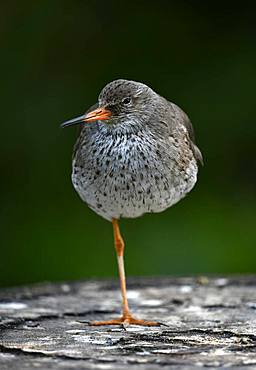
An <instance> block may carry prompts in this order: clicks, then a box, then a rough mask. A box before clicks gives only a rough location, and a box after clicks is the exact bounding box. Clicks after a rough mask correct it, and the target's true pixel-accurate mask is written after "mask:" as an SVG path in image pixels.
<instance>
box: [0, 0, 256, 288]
mask: <svg viewBox="0 0 256 370" xmlns="http://www.w3.org/2000/svg"><path fill="white" fill-rule="evenodd" d="M254 10H255V9H254V8H252V7H246V3H243V4H239V5H237V6H236V5H235V2H232V3H231V2H222V3H221V2H219V3H218V2H214V5H213V4H211V2H205V5H203V3H201V2H195V1H187V2H186V1H175V2H173V1H160V0H159V1H136V2H135V1H134V2H132V1H128V2H122V1H107V2H105V1H102V2H100V1H97V2H96V1H94V2H93V1H81V0H80V1H79V0H72V1H53V0H48V1H33V2H32V1H22V2H20V1H19V2H18V1H17V2H15V1H14V2H11V3H10V2H9V3H8V4H7V2H6V3H3V4H1V13H0V28H1V32H0V37H1V60H0V63H1V93H2V97H1V156H0V167H1V168H0V169H1V183H0V186H1V208H0V224H1V235H0V238H1V261H0V263H1V265H0V285H13V284H20V283H26V282H34V281H41V280H65V279H80V278H83V277H88V276H97V277H100V276H113V275H115V274H116V271H117V269H116V265H115V255H114V248H113V241H112V230H111V224H110V223H108V222H107V221H104V220H103V219H101V218H100V217H99V216H97V215H96V214H94V213H93V212H92V211H90V210H89V209H88V208H87V207H86V205H85V204H83V203H82V201H81V200H80V199H79V197H78V196H77V194H76V193H75V191H74V190H73V188H72V184H71V181H70V171H71V159H70V158H71V153H72V146H73V144H74V141H75V138H76V135H77V132H76V129H75V128H70V129H66V130H61V129H59V124H60V123H61V122H62V121H64V120H66V119H69V118H72V117H74V116H77V115H79V114H81V113H83V112H84V111H85V110H86V109H87V108H88V107H89V106H90V105H92V104H94V103H95V102H96V100H97V96H98V93H99V92H100V90H101V88H102V87H103V86H104V85H105V84H106V83H107V82H109V81H111V80H113V79H116V78H120V77H121V78H129V79H134V80H139V81H142V82H145V83H146V84H148V85H150V86H151V87H153V88H154V89H155V90H156V91H158V92H159V93H160V94H161V95H164V96H165V97H166V98H168V99H169V100H172V101H174V102H175V103H177V104H178V105H180V106H181V107H182V108H183V109H184V110H185V111H186V112H187V113H188V115H189V116H190V118H191V120H192V122H193V124H194V127H195V131H196V134H197V142H198V145H199V146H200V148H201V150H202V152H203V154H204V158H205V166H204V168H201V169H200V175H199V181H198V184H197V186H196V188H195V189H194V190H193V191H192V192H191V193H190V194H189V196H188V197H187V198H186V199H184V200H183V201H182V202H180V203H179V204H177V205H176V206H175V207H173V208H172V209H169V210H167V211H166V212H164V213H161V214H155V215H146V216H144V217H142V218H139V219H134V220H123V221H122V223H121V227H122V231H123V234H124V236H125V239H126V242H127V248H126V265H127V272H128V275H142V274H143V275H160V274H161V275H163V274H164V275H166V274H190V273H199V274H203V273H230V272H236V273H245V272H256V262H255V260H256V248H255V244H256V243H255V242H256V236H255V232H256V225H255V211H256V199H255V177H256V166H255V146H256V145H255V144H256V141H255V139H256V124H255V106H256V104H255V86H256V73H255V71H256V43H255V40H256V39H255V36H256V32H255V16H254V14H255V11H254Z"/></svg>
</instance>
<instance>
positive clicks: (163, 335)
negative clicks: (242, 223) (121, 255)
mask: <svg viewBox="0 0 256 370" xmlns="http://www.w3.org/2000/svg"><path fill="white" fill-rule="evenodd" d="M128 296H129V301H130V306H131V309H132V311H133V313H134V316H136V317H138V318H146V319H154V320H158V321H161V322H163V323H164V324H165V325H167V326H164V325H163V326H161V327H159V328H158V327H156V328H146V327H139V326H130V327H128V328H123V327H119V326H111V327H92V326H89V325H88V322H89V321H90V320H97V319H100V320H104V319H109V318H114V317H117V316H119V310H120V294H119V287H118V283H117V281H110V280H108V281H106V280H104V281H95V280H93V281H92V280H91V281H85V282H77V283H62V284H57V285H56V284H54V285H53V284H42V285H34V286H28V287H20V288H11V289H3V290H0V369H1V370H5V369H8V370H12V369H19V370H23V369H35V368H36V369H45V370H46V369H57V370H58V369H118V370H123V369H129V368H132V369H136V370H137V369H138V370H140V369H141V370H144V369H147V370H151V369H152V370H153V369H154V370H155V369H162V368H163V367H164V368H168V369H170V368H173V369H197V368H198V369H199V368H201V367H207V368H228V367H237V368H239V369H256V277H255V276H247V277H231V278H229V277H224V278H210V279H208V278H205V277H201V278H155V279H153V278H150V279H130V280H128Z"/></svg>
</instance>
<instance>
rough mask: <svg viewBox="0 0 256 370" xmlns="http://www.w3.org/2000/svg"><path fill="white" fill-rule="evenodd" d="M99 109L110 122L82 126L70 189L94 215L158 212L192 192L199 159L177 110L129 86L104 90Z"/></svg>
mask: <svg viewBox="0 0 256 370" xmlns="http://www.w3.org/2000/svg"><path fill="white" fill-rule="evenodd" d="M127 98H128V99H127ZM129 99H130V102H128V101H129ZM99 105H100V106H105V107H107V108H108V109H109V110H111V112H112V116H111V118H110V119H108V120H105V121H97V122H93V123H85V124H83V126H82V128H81V132H80V136H79V138H78V140H77V143H76V145H75V148H74V155H73V171H72V182H73V185H74V187H75V189H76V191H77V192H78V194H79V195H80V197H81V198H82V200H83V201H84V202H86V203H87V204H88V206H89V207H90V208H91V209H92V210H94V211H95V212H96V213H97V214H99V215H100V216H102V217H104V218H105V219H107V220H111V219H113V218H115V219H119V218H121V217H128V218H133V217H138V216H141V215H142V214H144V213H147V212H161V211H163V210H165V209H166V208H168V207H170V206H172V205H173V204H175V203H177V202H178V201H179V200H180V199H181V198H183V197H184V196H185V195H186V194H187V193H188V192H189V191H190V190H191V189H192V188H193V186H194V185H195V183H196V180H197V172H198V161H201V160H202V156H201V153H200V150H199V149H198V148H197V146H196V145H195V143H194V136H193V128H192V125H191V123H190V121H189V119H188V117H187V115H186V114H185V113H184V112H183V111H182V110H181V109H180V108H179V107H178V106H176V105H175V104H173V103H170V102H168V101H167V100H166V99H164V98H163V97H161V96H159V95H158V94H157V93H155V92H154V91H153V90H152V89H151V88H149V87H148V86H146V85H144V84H141V83H138V82H133V81H127V80H116V81H113V82H111V83H109V84H108V85H106V86H105V87H104V88H103V90H102V91H101V93H100V95H99Z"/></svg>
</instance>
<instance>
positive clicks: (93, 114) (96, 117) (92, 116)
mask: <svg viewBox="0 0 256 370" xmlns="http://www.w3.org/2000/svg"><path fill="white" fill-rule="evenodd" d="M93 108H94V107H92V110H89V111H87V112H86V113H85V114H84V115H83V116H80V117H77V118H73V119H71V120H69V121H66V122H63V123H62V124H61V125H60V127H67V126H73V125H77V124H79V123H86V122H94V121H104V120H106V119H108V118H110V117H111V114H112V113H111V112H110V111H109V110H108V109H106V108H104V107H98V108H96V109H93Z"/></svg>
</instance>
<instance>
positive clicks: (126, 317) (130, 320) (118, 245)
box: [90, 218, 161, 326]
mask: <svg viewBox="0 0 256 370" xmlns="http://www.w3.org/2000/svg"><path fill="white" fill-rule="evenodd" d="M112 225H113V231H114V242H115V249H116V255H117V263H118V271H119V279H120V286H121V292H122V316H121V317H120V318H118V319H114V320H107V321H92V322H91V323H90V325H97V326H99V325H129V324H134V325H143V326H159V325H161V324H160V323H158V322H156V321H146V320H139V319H135V318H134V317H132V315H131V313H130V310H129V305H128V300H127V295H126V281H125V270H124V240H123V238H122V235H121V233H120V229H119V225H118V220H117V219H115V218H113V220H112Z"/></svg>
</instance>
